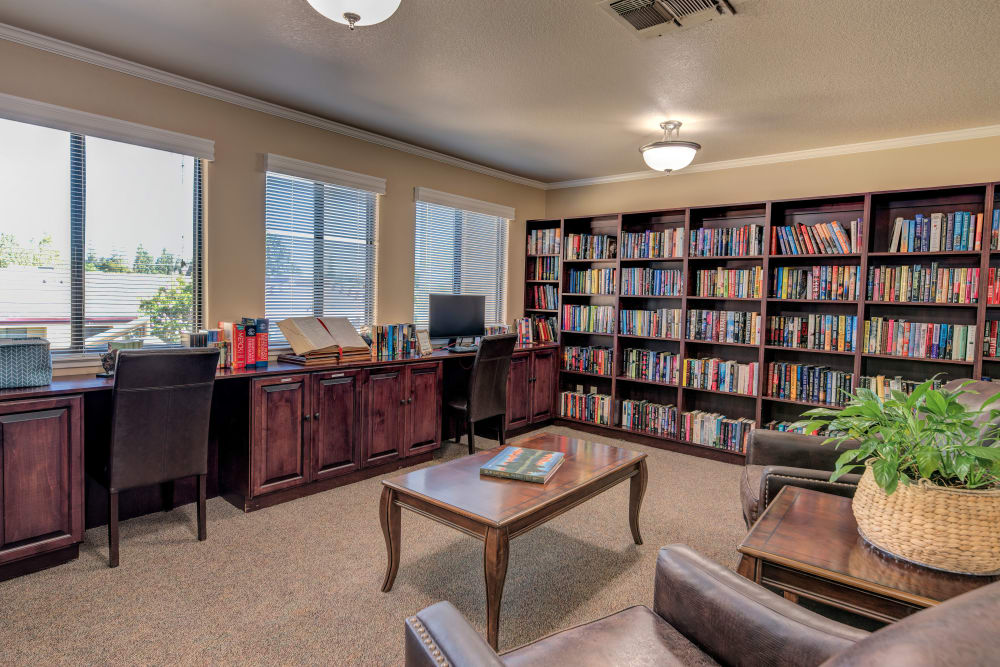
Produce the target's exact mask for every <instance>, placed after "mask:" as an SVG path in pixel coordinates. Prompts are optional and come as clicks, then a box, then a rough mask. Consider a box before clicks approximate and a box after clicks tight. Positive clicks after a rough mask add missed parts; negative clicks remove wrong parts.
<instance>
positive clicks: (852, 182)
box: [545, 137, 1000, 218]
mask: <svg viewBox="0 0 1000 667" xmlns="http://www.w3.org/2000/svg"><path fill="white" fill-rule="evenodd" d="M986 181H1000V137H990V138H987V139H977V140H970V141H957V142H952V143H943V144H933V145H927V146H916V147H913V148H898V149H893V150H887V151H876V152H871V153H857V154H854V155H843V156H838V157H829V158H817V159H812V160H799V161H796V162H785V163H782V164H773V165H764V166H759V167H743V168H739V169H724V170H720V171H710V172H703V173H684V172H683V171H682V172H679V173H677V174H672V175H670V176H662V177H657V178H650V179H646V180H641V181H626V182H622V183H609V184H607V185H591V186H585V187H579V188H565V189H560V190H549V191H548V192H547V193H546V207H545V209H546V216H547V217H550V218H563V217H571V216H576V215H596V214H600V213H619V212H623V211H641V210H648V209H656V208H670V207H678V208H679V207H686V206H703V205H711V204H733V203H738V202H751V201H766V200H770V199H789V198H794V197H813V196H824V195H836V194H848V193H854V192H871V191H875V190H894V189H903V188H918V187H934V186H941V185H953V184H963V183H981V182H986Z"/></svg>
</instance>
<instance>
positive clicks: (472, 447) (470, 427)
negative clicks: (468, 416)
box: [465, 421, 476, 454]
mask: <svg viewBox="0 0 1000 667" xmlns="http://www.w3.org/2000/svg"><path fill="white" fill-rule="evenodd" d="M465 432H466V433H467V434H468V435H469V453H470V454H475V453H476V425H475V424H473V423H472V422H470V421H467V422H465Z"/></svg>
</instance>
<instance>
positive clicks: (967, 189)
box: [525, 183, 1000, 463]
mask: <svg viewBox="0 0 1000 667" xmlns="http://www.w3.org/2000/svg"><path fill="white" fill-rule="evenodd" d="M997 207H1000V183H978V184H973V185H957V186H946V187H938V188H920V189H911V190H894V191H885V192H866V193H855V194H847V195H835V196H823V197H810V198H801V199H789V200H775V201H764V202H750V203H741V204H732V205H722V206H707V207H691V208H680V209H665V210H655V211H638V212H629V213H613V214H604V215H594V216H579V217H573V218H564V219H561V220H532V221H528V223H527V225H528V230H529V231H530V230H531V229H539V228H555V227H560V228H561V229H562V240H563V248H562V250H563V252H562V257H563V258H565V257H566V238H567V235H568V234H574V233H589V234H610V235H612V236H618V238H619V243H618V249H617V256H616V257H615V258H614V259H610V260H566V259H562V260H561V262H560V272H559V276H560V282H559V285H558V294H559V306H560V308H559V309H558V310H557V312H556V313H552V312H551V311H549V312H547V313H546V314H549V315H552V314H555V315H556V316H557V317H558V320H557V321H558V329H559V340H560V347H561V348H562V347H564V346H566V345H584V346H586V345H600V346H606V347H610V348H612V349H613V351H614V354H613V359H614V369H613V372H612V373H611V374H610V375H608V376H600V375H595V374H592V373H583V372H580V371H570V370H560V373H559V376H560V379H559V390H560V391H573V390H575V389H576V388H577V387H578V386H580V385H583V386H584V387H585V391H589V390H590V389H591V388H592V387H596V388H597V391H598V392H599V393H602V394H608V395H610V396H612V397H613V399H614V402H613V407H612V425H611V426H602V425H596V424H592V423H589V422H585V421H582V420H577V419H572V418H569V417H563V416H560V417H559V418H558V420H557V421H558V422H559V423H563V424H565V425H572V426H573V427H575V428H579V429H581V430H586V431H591V432H595V433H604V434H607V435H611V436H615V437H622V438H625V439H629V440H634V441H636V442H641V443H645V444H650V445H653V446H657V447H661V448H665V449H672V450H675V451H683V452H686V453H690V454H696V455H700V456H706V457H709V458H715V459H720V460H725V461H730V462H734V463H739V462H742V461H743V459H744V458H745V454H744V453H742V452H732V451H729V450H725V449H721V448H715V447H708V446H705V445H701V444H696V443H691V442H686V441H683V440H681V439H679V438H677V437H668V436H655V435H651V434H649V433H646V432H643V431H634V430H630V429H625V428H622V426H621V425H620V423H621V401H623V400H626V399H635V400H643V399H645V400H649V401H652V402H656V403H662V404H673V405H676V406H677V408H678V413H679V414H680V413H683V412H688V411H692V410H705V411H710V412H718V413H721V414H724V415H726V416H727V417H733V418H738V417H745V418H749V419H752V420H754V422H755V423H756V427H757V428H762V427H763V425H764V424H766V423H768V422H770V421H774V420H777V421H782V420H795V419H797V418H799V416H800V415H801V413H802V412H803V411H805V410H807V409H809V408H810V407H813V406H814V405H815V404H813V403H810V402H807V401H795V400H788V399H780V398H775V397H772V396H769V395H767V394H768V390H769V386H768V377H767V366H768V363H770V362H789V363H807V364H811V365H824V366H828V367H829V368H831V369H835V370H842V371H846V372H852V373H854V377H855V378H858V377H860V376H862V375H887V376H901V377H903V378H904V379H906V380H914V381H920V380H924V379H926V378H929V377H931V376H933V375H935V374H940V375H941V376H942V377H943V378H944V379H954V378H963V377H967V378H980V377H984V376H985V377H991V378H1000V357H997V358H990V357H986V358H984V355H983V339H984V336H983V334H984V330H985V323H986V322H987V321H988V320H990V319H998V320H1000V304H997V305H993V304H988V303H987V297H986V293H987V292H986V291H987V282H988V273H989V269H990V268H998V269H1000V249H991V247H990V228H991V223H992V218H993V210H994V209H995V208H997ZM956 211H969V212H972V213H974V214H975V213H982V214H983V224H982V237H981V242H980V250H970V251H960V252H955V251H941V252H910V253H900V252H893V253H890V252H889V243H890V235H891V233H892V227H893V224H894V221H895V219H896V218H897V217H904V218H912V217H913V216H914V215H915V214H917V213H921V214H924V215H930V214H931V213H935V212H939V213H945V214H947V213H951V212H956ZM858 219H860V220H861V221H862V224H861V230H862V231H861V233H862V242H861V247H860V252H857V253H849V254H809V255H786V254H781V252H780V245H779V246H778V252H771V247H772V246H771V235H772V233H774V230H775V229H776V228H777V227H782V226H788V225H792V224H795V225H798V224H800V223H801V224H804V225H806V226H812V225H815V224H819V223H824V222H831V221H838V222H840V223H841V224H842V225H845V224H846V223H847V222H848V221H850V220H858ZM747 224H759V225H762V226H763V250H764V252H763V253H762V254H760V255H741V256H739V257H729V256H721V257H720V256H709V257H693V256H690V238H691V233H692V231H695V230H698V229H701V228H719V227H741V226H743V225H747ZM671 227H673V228H683V229H684V230H685V238H684V254H683V257H679V258H659V259H628V258H622V257H621V254H622V252H621V234H622V233H623V232H641V231H645V230H652V231H662V230H664V229H667V228H671ZM528 260H529V261H530V260H531V256H529V257H528ZM931 261H936V262H938V263H939V265H941V266H943V267H947V268H962V267H970V268H971V267H979V269H980V276H979V299H978V302H977V303H973V304H950V303H949V304H942V303H899V302H891V303H890V302H883V301H875V300H869V299H867V298H866V297H867V278H868V267H869V266H870V265H871V266H881V265H888V266H905V265H914V264H928V263H930V262H931ZM827 265H829V266H837V265H847V266H857V267H858V270H859V280H860V283H861V284H860V286H859V289H858V298H857V299H850V300H835V301H831V300H822V301H820V300H808V299H781V298H777V297H773V296H771V295H772V293H773V291H772V290H773V287H774V286H773V285H772V271H773V270H774V269H775V268H777V267H781V266H789V267H798V266H827ZM754 266H759V267H761V270H762V274H763V275H762V285H761V293H760V298H745V299H727V298H718V297H702V296H696V295H695V290H694V286H695V274H696V272H697V271H699V270H702V269H714V268H718V267H727V268H751V267H754ZM634 267H649V268H661V269H666V268H678V269H680V270H681V275H682V277H683V280H684V286H683V290H682V296H679V297H646V296H626V295H621V278H622V269H623V268H634ZM577 268H616V269H617V283H618V285H616V290H615V294H614V295H590V294H586V295H584V294H576V293H570V292H569V291H568V290H567V288H566V285H567V284H568V275H569V271H570V270H573V269H577ZM531 284H532V283H531V282H526V284H525V298H526V300H525V303H526V304H528V300H527V298H528V295H529V294H528V293H529V289H530V286H531ZM564 304H592V305H613V306H614V308H615V312H616V314H617V313H620V312H621V311H622V310H628V309H644V310H653V309H657V308H680V309H681V311H682V313H681V315H682V322H684V323H685V325H686V322H687V314H688V311H689V309H696V308H700V309H708V310H738V311H752V312H757V313H760V315H761V326H760V331H759V333H758V342H757V344H738V343H716V342H705V341H696V340H690V339H685V337H684V336H681V337H680V338H652V337H639V336H626V335H623V334H621V333H618V332H620V328H619V325H618V322H617V318H616V322H615V332H616V333H614V334H610V335H609V334H592V333H581V332H573V331H566V330H565V327H564V324H563V322H562V313H561V308H562V306H563V305H564ZM811 313H820V314H830V315H855V316H856V317H857V331H856V333H855V341H856V343H857V344H856V346H855V350H854V351H850V352H835V351H822V350H814V349H808V350H805V349H799V348H785V347H779V346H774V345H768V344H767V341H768V337H767V329H768V325H767V318H768V317H769V316H778V315H802V314H811ZM525 314H526V315H533V314H541V311H537V310H531V309H528V308H526V309H525ZM871 317H886V318H890V317H892V318H903V319H907V320H910V321H912V322H933V323H951V324H975V325H977V330H976V341H975V354H974V357H973V359H972V360H971V361H955V360H945V359H924V358H915V357H893V356H888V355H879V354H874V353H865V352H864V351H863V350H864V344H863V340H862V338H863V335H864V321H865V320H866V319H868V318H871ZM685 328H686V326H685ZM682 333H683V332H682ZM630 347H636V348H641V349H649V350H654V351H665V352H671V353H675V354H678V355H679V356H680V358H681V359H682V360H683V359H686V358H697V357H719V358H721V359H724V360H736V361H739V362H740V363H746V362H751V361H756V362H758V364H759V371H760V372H759V374H758V382H757V387H756V388H755V391H754V392H752V394H749V395H741V394H733V393H725V392H714V391H704V390H701V389H692V388H687V387H681V386H678V385H677V384H663V383H656V382H649V381H644V380H636V379H631V378H627V377H625V376H624V374H623V373H622V370H621V369H622V365H623V364H622V355H623V351H624V350H625V349H626V348H630ZM560 363H561V359H560Z"/></svg>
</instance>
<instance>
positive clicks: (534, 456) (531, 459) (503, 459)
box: [479, 447, 565, 484]
mask: <svg viewBox="0 0 1000 667" xmlns="http://www.w3.org/2000/svg"><path fill="white" fill-rule="evenodd" d="M564 458H565V455H564V454H563V453H562V452H550V451H547V450H542V449H528V448H527V447H504V448H503V449H502V450H501V451H500V453H499V454H497V455H496V456H494V457H493V458H492V459H490V460H489V461H487V462H486V464H485V465H483V466H482V467H481V468H479V474H481V475H489V476H491V477H502V478H504V479H517V480H520V481H522V482H536V483H538V484H544V483H545V482H547V481H549V478H550V477H552V475H553V474H554V473H555V471H556V469H557V468H558V467H559V465H560V464H561V463H562V462H563V459H564Z"/></svg>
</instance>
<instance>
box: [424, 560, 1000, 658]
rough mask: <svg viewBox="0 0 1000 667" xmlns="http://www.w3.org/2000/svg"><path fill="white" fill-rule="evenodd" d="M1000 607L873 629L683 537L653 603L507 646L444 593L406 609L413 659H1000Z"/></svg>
mask: <svg viewBox="0 0 1000 667" xmlns="http://www.w3.org/2000/svg"><path fill="white" fill-rule="evenodd" d="M998 615H1000V582H997V583H993V584H989V585H987V586H983V587H982V588H977V589H975V590H973V591H971V592H969V593H965V594H964V595H960V596H958V597H956V598H953V599H951V600H948V601H947V602H945V603H943V604H941V605H940V606H937V607H932V608H930V609H924V610H923V611H920V612H917V613H915V614H913V615H912V616H908V617H907V618H905V619H903V620H902V621H899V622H898V623H894V624H892V625H889V626H886V627H884V628H882V629H880V630H878V631H877V632H873V633H870V634H869V633H868V632H866V631H864V630H859V629H857V628H853V627H850V626H848V625H843V624H841V623H838V622H837V621H834V620H830V619H828V618H825V617H823V616H820V615H819V614H816V613H814V612H812V611H809V610H807V609H805V608H804V607H800V606H799V605H797V604H795V603H794V602H790V601H788V600H786V599H784V598H783V597H781V596H780V595H776V594H775V593H772V592H771V591H769V590H767V589H766V588H764V587H762V586H758V585H757V584H755V583H753V582H752V581H750V580H749V579H744V578H743V577H741V576H740V575H738V574H736V573H735V572H732V571H731V570H728V569H726V568H724V567H723V566H721V565H719V564H718V563H714V562H712V561H710V560H708V559H707V558H705V557H704V556H700V555H699V554H697V553H695V552H694V551H692V550H691V549H690V548H688V547H686V546H683V545H673V546H669V547H664V548H663V549H660V555H659V559H658V560H657V563H656V582H655V584H654V588H653V608H652V609H649V608H648V607H645V606H635V607H629V608H627V609H624V610H622V611H620V612H618V613H616V614H612V615H611V616H606V617H604V618H602V619H599V620H596V621H592V622H590V623H586V624H584V625H579V626H577V627H575V628H570V629H568V630H562V631H561V632H557V633H555V634H552V635H549V636H547V637H543V638H542V639H539V640H537V641H535V642H532V643H530V644H528V645H526V646H522V647H521V648H518V649H514V650H513V651H508V652H507V653H504V654H502V655H498V654H497V653H496V652H495V651H493V649H491V648H490V646H489V644H487V643H486V641H484V640H483V638H482V637H481V636H480V635H479V634H478V633H477V632H476V630H475V628H473V627H472V626H471V625H469V623H468V621H466V620H465V618H463V616H462V614H461V613H460V612H459V611H458V610H457V609H456V608H455V607H454V606H452V605H451V604H450V603H448V602H438V603H437V604H434V605H431V606H430V607H427V608H426V609H423V610H422V611H419V612H417V614H416V615H414V616H411V617H409V618H407V619H406V624H405V625H406V634H405V637H406V639H405V642H406V665H407V667H440V666H441V665H450V666H451V667H471V666H472V665H475V666H476V667H484V666H487V665H489V666H491V667H503V666H505V665H506V666H507V667H528V666H529V665H539V666H542V665H545V666H548V665H574V666H575V667H590V666H591V665H593V666H595V667H596V666H598V665H600V666H601V667H603V666H604V665H716V664H720V665H741V666H743V667H772V666H775V665H781V666H783V667H805V666H807V665H825V666H827V667H847V666H849V665H851V666H856V665H906V666H907V667H930V666H931V665H933V666H935V667H941V666H943V665H945V666H946V665H955V666H958V665H962V666H963V667H968V666H971V665H995V664H997V659H998V656H1000V633H997V632H996V624H997V617H998Z"/></svg>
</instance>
